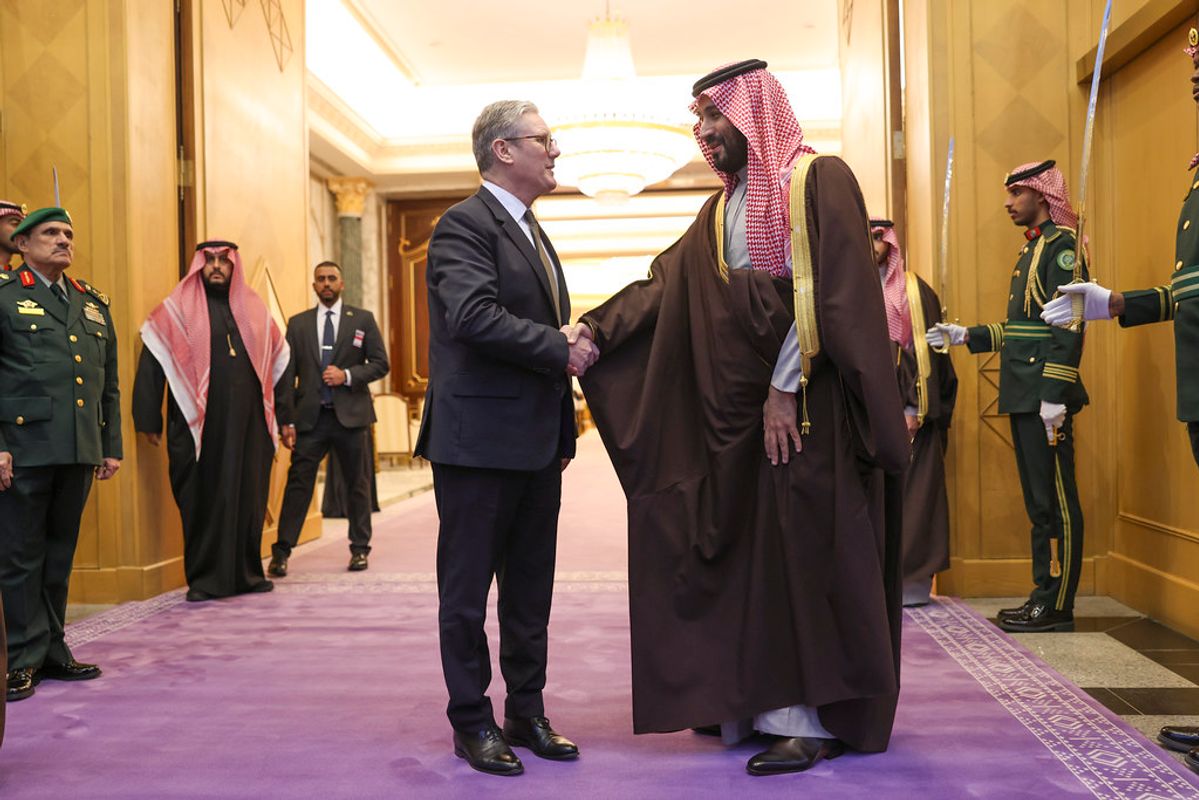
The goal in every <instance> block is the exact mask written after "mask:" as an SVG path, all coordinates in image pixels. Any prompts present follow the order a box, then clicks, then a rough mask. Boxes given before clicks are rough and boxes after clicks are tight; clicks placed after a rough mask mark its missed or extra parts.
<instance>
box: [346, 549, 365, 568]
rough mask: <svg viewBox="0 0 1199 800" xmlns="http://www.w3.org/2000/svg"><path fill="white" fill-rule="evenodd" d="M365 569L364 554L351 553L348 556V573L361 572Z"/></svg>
mask: <svg viewBox="0 0 1199 800" xmlns="http://www.w3.org/2000/svg"><path fill="white" fill-rule="evenodd" d="M364 569H366V553H352V554H351V555H350V566H349V570H350V572H362V570H364Z"/></svg>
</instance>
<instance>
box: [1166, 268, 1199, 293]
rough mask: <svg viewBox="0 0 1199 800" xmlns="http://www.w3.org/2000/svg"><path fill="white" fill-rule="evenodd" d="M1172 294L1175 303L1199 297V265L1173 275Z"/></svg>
mask: <svg viewBox="0 0 1199 800" xmlns="http://www.w3.org/2000/svg"><path fill="white" fill-rule="evenodd" d="M1170 293H1171V294H1172V295H1173V296H1174V302H1175V303H1181V302H1183V301H1186V300H1193V299H1194V298H1196V297H1199V264H1195V265H1192V266H1190V267H1184V268H1183V269H1180V270H1178V272H1175V273H1174V274H1173V275H1171V276H1170Z"/></svg>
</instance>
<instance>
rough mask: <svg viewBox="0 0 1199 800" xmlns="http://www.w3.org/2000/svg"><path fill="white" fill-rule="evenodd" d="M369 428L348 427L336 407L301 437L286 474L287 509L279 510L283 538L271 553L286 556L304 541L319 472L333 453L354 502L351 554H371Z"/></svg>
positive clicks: (348, 510) (349, 505)
mask: <svg viewBox="0 0 1199 800" xmlns="http://www.w3.org/2000/svg"><path fill="white" fill-rule="evenodd" d="M366 430H367V429H366V428H365V427H363V428H347V427H345V426H344V425H342V424H341V423H340V422H338V421H337V414H336V412H334V411H333V409H332V408H322V409H321V413H320V416H319V417H317V420H316V427H314V428H313V429H312V430H310V431H305V432H304V433H298V434H296V446H295V449H293V450H292V451H291V467H289V468H288V470H287V488H286V489H284V490H283V508H282V510H280V512H279V536H278V538H277V539H276V541H275V543H274V544H273V545H272V546H271V553H272V554H273V555H275V556H277V557H281V558H287V557H288V556H290V555H291V549H292V548H293V547H295V546H296V542H298V541H299V540H300V529H301V528H303V527H304V518H305V517H306V516H307V515H308V505H309V504H310V503H311V502H312V490H313V487H314V486H315V485H316V471H317V468H318V467H320V464H321V459H323V458H324V457H325V456H326V455H328V453H329V450H330V449H332V450H333V452H334V453H336V454H337V460H338V464H339V466H341V468H342V473H343V474H344V475H345V481H346V490H347V492H348V494H349V502H347V503H346V514H347V516H348V517H349V520H350V552H351V553H363V554H366V553H369V552H370V551H371V498H370V488H369V484H368V483H367V481H366V443H367V439H366Z"/></svg>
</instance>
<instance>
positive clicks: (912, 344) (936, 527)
mask: <svg viewBox="0 0 1199 800" xmlns="http://www.w3.org/2000/svg"><path fill="white" fill-rule="evenodd" d="M870 235H871V237H872V238H873V244H874V260H875V263H876V264H877V265H878V274H879V280H880V281H881V283H882V287H883V304H884V305H885V306H886V308H887V333H888V335H889V336H890V337H891V341H892V342H895V344H896V345H898V349H899V352H898V359H897V361H898V372H899V390H900V394H901V395H902V396H903V398H904V402H905V403H906V404H907V405H906V406H905V407H904V417H905V419H906V421H907V424H908V435H909V436H910V437H911V439H912V463H911V464H910V465H909V466H908V473H907V480H906V481H905V483H904V492H903V604H904V605H905V606H922V605H925V604H926V603H928V601H929V595H930V593H931V591H932V585H933V576H934V575H936V574H937V573H938V572H941V571H942V570H946V569H949V497H948V495H947V493H946V491H945V450H946V448H947V447H948V446H949V423H950V421H951V420H952V419H953V405H954V401H955V400H956V399H957V393H958V378H957V374H956V373H955V372H954V371H953V362H952V361H950V360H949V355H948V354H945V353H938V352H936V351H935V350H933V349H932V348H930V347H929V346H928V341H927V340H926V339H925V337H924V332H925V330H927V328H928V327H929V326H930V325H932V324H934V323H936V322H940V321H941V301H940V299H939V298H938V297H937V294H936V292H934V291H933V289H932V287H931V286H929V285H928V284H927V283H925V282H924V281H923V280H922V279H921V278H920V277H919V276H918V275H916V273H915V272H909V271H908V270H907V269H906V268H905V267H904V261H903V250H902V249H901V248H900V246H899V237H898V236H896V234H895V225H894V224H893V223H892V222H891V220H889V219H872V220H870Z"/></svg>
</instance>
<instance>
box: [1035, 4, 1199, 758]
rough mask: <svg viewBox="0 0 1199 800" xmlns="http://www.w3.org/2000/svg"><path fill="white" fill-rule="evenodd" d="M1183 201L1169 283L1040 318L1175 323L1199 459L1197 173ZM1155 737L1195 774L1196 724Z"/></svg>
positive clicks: (1184, 403)
mask: <svg viewBox="0 0 1199 800" xmlns="http://www.w3.org/2000/svg"><path fill="white" fill-rule="evenodd" d="M1184 52H1185V53H1186V54H1187V56H1188V57H1190V59H1191V64H1192V66H1193V68H1194V72H1193V73H1192V77H1191V85H1190V86H1187V91H1188V93H1190V94H1191V95H1192V97H1194V99H1195V101H1196V103H1199V96H1195V95H1194V93H1193V87H1194V81H1196V80H1197V79H1199V30H1196V29H1195V28H1191V30H1190V32H1189V34H1188V42H1187V47H1186V48H1185V49H1184ZM1197 165H1199V153H1196V154H1195V156H1194V158H1192V159H1191V163H1190V167H1189V169H1191V170H1193V169H1195V167H1196V166H1197ZM1187 183H1188V186H1187V194H1186V199H1184V200H1183V202H1182V211H1181V213H1180V214H1179V215H1178V224H1177V226H1176V227H1175V233H1174V268H1173V272H1172V273H1171V275H1170V282H1169V283H1166V284H1163V285H1161V286H1154V287H1152V288H1149V289H1136V290H1133V291H1129V292H1113V291H1111V290H1110V289H1106V288H1104V287H1103V286H1100V285H1099V284H1097V283H1080V284H1076V285H1073V286H1063V287H1062V292H1063V295H1062V296H1061V297H1059V298H1058V299H1056V300H1053V301H1051V302H1050V303H1048V304H1047V305H1046V306H1045V310H1044V311H1043V312H1042V314H1041V317H1042V319H1044V320H1045V321H1046V322H1048V323H1050V324H1051V325H1058V326H1065V325H1069V324H1070V323H1071V321H1072V320H1073V319H1074V318H1076V317H1077V316H1078V315H1077V313H1076V309H1074V308H1072V303H1071V299H1072V298H1073V297H1075V296H1081V297H1082V299H1083V317H1084V319H1086V320H1088V321H1090V320H1106V319H1111V318H1113V317H1114V318H1117V319H1119V320H1120V326H1121V327H1124V328H1131V327H1133V326H1135V325H1148V324H1151V323H1154V322H1166V321H1170V320H1173V322H1174V358H1175V368H1176V376H1175V380H1176V382H1177V386H1178V389H1177V392H1178V401H1177V403H1178V405H1177V409H1178V411H1177V413H1178V419H1179V420H1180V421H1181V422H1185V423H1186V427H1187V434H1188V435H1189V437H1190V440H1191V452H1192V454H1193V455H1194V457H1195V461H1196V463H1199V371H1197V370H1196V366H1199V304H1197V303H1194V302H1192V301H1193V300H1194V299H1195V298H1199V224H1196V223H1199V176H1196V175H1192V176H1191V177H1190V178H1189V179H1188V181H1187ZM1157 738H1158V741H1159V742H1161V743H1162V744H1164V745H1165V746H1166V747H1169V748H1170V749H1171V750H1178V751H1185V752H1186V753H1187V754H1186V757H1185V761H1186V764H1187V766H1188V767H1190V768H1191V769H1192V770H1194V771H1196V772H1199V749H1197V748H1199V727H1197V726H1194V725H1167V726H1165V727H1163V728H1162V729H1161V731H1160V732H1159V733H1158V736H1157Z"/></svg>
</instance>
